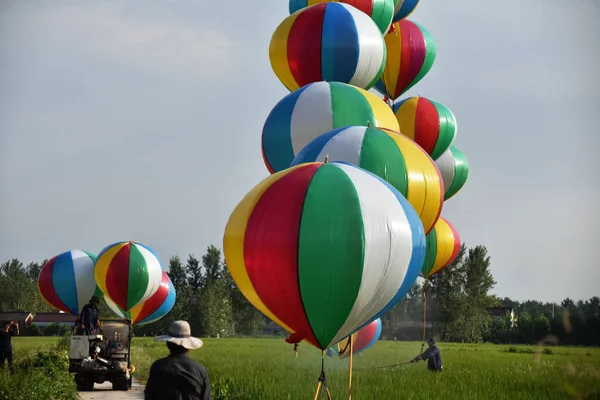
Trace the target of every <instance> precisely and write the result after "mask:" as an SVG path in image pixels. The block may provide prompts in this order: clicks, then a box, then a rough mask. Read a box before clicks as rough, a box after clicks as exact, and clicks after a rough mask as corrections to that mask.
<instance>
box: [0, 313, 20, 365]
mask: <svg viewBox="0 0 600 400" xmlns="http://www.w3.org/2000/svg"><path fill="white" fill-rule="evenodd" d="M18 334H19V321H14V320H13V321H9V322H7V323H5V324H4V325H3V326H2V328H1V329H0V367H1V368H4V360H6V361H7V363H8V368H9V369H10V370H11V372H12V370H13V363H12V362H13V349H12V337H13V336H14V335H18Z"/></svg>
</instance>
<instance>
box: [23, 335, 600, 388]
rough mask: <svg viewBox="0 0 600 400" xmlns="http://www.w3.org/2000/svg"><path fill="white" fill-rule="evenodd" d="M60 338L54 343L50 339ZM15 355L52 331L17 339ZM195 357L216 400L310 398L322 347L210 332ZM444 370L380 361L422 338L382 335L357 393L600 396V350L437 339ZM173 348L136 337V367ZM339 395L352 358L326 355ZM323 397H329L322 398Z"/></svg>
mask: <svg viewBox="0 0 600 400" xmlns="http://www.w3.org/2000/svg"><path fill="white" fill-rule="evenodd" d="M53 340H54V342H52V341H53ZM13 342H14V345H15V353H16V354H15V355H18V353H19V352H21V351H26V350H27V349H34V348H36V346H44V345H48V344H51V343H56V339H55V338H54V339H53V338H15V339H13ZM204 343H205V344H204V347H203V348H201V349H199V350H195V351H192V352H191V353H190V354H191V356H192V357H193V358H195V359H197V360H198V361H200V362H202V363H203V364H204V365H205V366H206V367H207V369H208V371H209V375H210V379H211V381H212V384H213V391H214V392H213V394H214V397H215V400H219V399H232V400H234V399H237V400H246V399H252V400H260V399H265V400H267V399H278V400H282V399H312V398H313V396H314V390H315V388H316V384H317V378H318V376H319V373H320V370H321V366H320V363H321V361H320V359H321V353H320V351H318V350H317V349H315V348H312V347H310V346H309V345H307V344H304V343H303V344H301V345H300V348H299V357H298V358H295V357H294V352H293V351H292V346H291V345H289V344H287V343H285V342H284V341H283V339H205V341H204ZM439 347H440V349H441V350H442V357H443V361H444V372H443V373H441V374H435V373H431V372H429V371H427V369H426V364H425V362H420V363H417V364H410V365H406V366H399V367H395V368H388V369H375V368H374V367H377V366H382V365H388V364H395V363H400V362H404V361H408V360H410V359H411V358H413V357H414V356H415V355H417V354H418V353H419V350H420V343H411V342H389V341H380V342H378V343H377V344H376V345H375V346H374V347H373V348H371V349H369V350H367V351H365V352H364V353H362V354H360V355H359V356H356V357H355V358H354V373H353V391H352V398H353V399H354V400H359V399H369V400H371V399H382V400H387V399H390V400H391V399H408V400H412V399H414V400H417V399H432V398H440V397H441V398H444V400H450V399H460V400H463V399H477V400H480V399H495V400H502V399H506V400H518V399H523V400H534V399H540V400H542V399H543V400H546V399H561V400H562V399H569V398H572V399H595V398H599V397H600V349H589V348H569V347H552V348H548V350H546V351H544V349H542V348H537V347H535V346H512V345H511V346H502V345H467V344H446V343H442V344H440V345H439ZM167 353H168V351H167V349H166V346H165V345H164V344H163V343H156V342H154V341H153V340H152V339H146V338H135V339H134V347H133V349H132V360H133V363H134V364H135V366H136V372H135V374H134V376H135V377H137V378H138V379H140V380H142V381H143V380H145V379H147V374H148V370H149V368H150V365H151V364H152V362H153V361H155V360H157V359H158V358H161V357H164V356H166V355H167ZM325 371H326V374H327V380H328V383H329V387H330V389H331V391H332V395H333V398H334V399H342V398H347V384H348V360H347V359H344V360H342V359H339V358H329V357H326V358H325ZM323 398H324V397H323Z"/></svg>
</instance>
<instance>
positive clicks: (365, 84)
mask: <svg viewBox="0 0 600 400" xmlns="http://www.w3.org/2000/svg"><path fill="white" fill-rule="evenodd" d="M269 57H270V60H271V67H272V68H273V71H274V72H275V75H277V77H278V78H279V80H280V81H281V83H283V85H284V86H285V87H286V88H288V90H289V91H294V90H297V89H299V88H301V87H303V86H305V85H307V84H309V83H313V82H320V81H328V82H331V81H335V82H343V83H349V84H351V85H354V86H358V87H360V88H363V89H369V88H371V87H372V86H373V85H374V84H375V82H376V81H377V80H378V79H379V76H380V75H381V71H383V67H384V65H385V60H386V50H385V43H384V41H383V37H382V36H381V32H380V31H379V28H378V27H377V25H375V22H373V21H372V20H371V18H369V16H368V15H366V14H365V13H363V12H361V11H359V10H357V9H356V8H354V7H352V6H350V5H348V4H343V3H322V4H317V5H314V6H311V7H307V8H302V9H300V10H298V11H296V12H295V13H293V14H292V15H290V16H289V17H287V18H286V19H284V20H283V22H282V23H281V24H280V25H279V27H277V29H276V30H275V33H274V34H273V37H272V39H271V45H270V48H269Z"/></svg>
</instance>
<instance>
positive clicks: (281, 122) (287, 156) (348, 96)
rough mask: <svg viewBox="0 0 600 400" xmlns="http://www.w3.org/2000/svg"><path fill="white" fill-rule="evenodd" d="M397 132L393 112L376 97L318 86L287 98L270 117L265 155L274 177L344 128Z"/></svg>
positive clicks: (340, 87) (341, 87) (335, 86)
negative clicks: (315, 143)
mask: <svg viewBox="0 0 600 400" xmlns="http://www.w3.org/2000/svg"><path fill="white" fill-rule="evenodd" d="M349 125H356V126H372V127H382V128H388V129H392V130H396V131H397V130H398V120H397V119H396V116H395V115H394V113H393V111H392V110H391V109H390V108H389V107H388V106H387V105H386V104H385V103H384V102H383V101H381V99H380V98H379V97H377V96H376V95H375V94H373V93H370V92H367V91H366V90H363V89H360V88H357V87H355V86H351V85H346V84H344V83H339V82H316V83H312V84H309V85H307V86H305V87H303V88H302V89H300V90H296V91H295V92H293V93H290V94H288V95H287V96H286V97H284V98H283V99H282V100H281V101H280V102H279V103H277V105H276V106H275V108H273V110H272V111H271V113H270V114H269V116H268V118H267V120H266V122H265V125H264V128H263V132H262V152H263V159H264V161H265V165H266V166H267V168H268V170H269V171H270V172H271V173H274V172H279V171H282V170H284V169H286V168H288V167H289V166H290V163H291V162H292V160H293V159H294V157H295V156H296V155H297V154H298V153H299V152H300V150H302V148H303V147H304V146H306V145H307V144H308V143H309V142H310V141H311V140H313V139H314V138H316V137H317V136H319V135H322V134H323V133H325V132H329V131H330V130H332V129H335V128H341V127H343V126H349Z"/></svg>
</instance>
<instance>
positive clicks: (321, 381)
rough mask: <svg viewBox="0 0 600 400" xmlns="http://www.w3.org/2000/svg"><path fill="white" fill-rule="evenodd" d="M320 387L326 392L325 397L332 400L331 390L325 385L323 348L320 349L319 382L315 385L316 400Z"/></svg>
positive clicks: (315, 399)
mask: <svg viewBox="0 0 600 400" xmlns="http://www.w3.org/2000/svg"><path fill="white" fill-rule="evenodd" d="M321 389H324V390H325V393H326V394H327V399H328V400H332V399H331V392H330V391H329V388H328V387H327V379H326V378H325V350H322V351H321V375H320V376H319V384H318V385H317V391H316V392H315V398H314V400H317V399H318V398H319V395H320V394H321Z"/></svg>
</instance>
